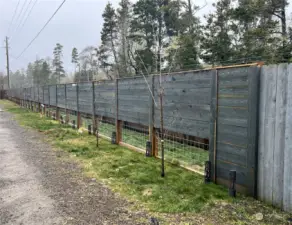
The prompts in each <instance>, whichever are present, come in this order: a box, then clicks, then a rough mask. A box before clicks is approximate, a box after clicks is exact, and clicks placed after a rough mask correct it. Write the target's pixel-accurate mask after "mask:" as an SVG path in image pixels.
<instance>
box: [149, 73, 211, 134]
mask: <svg viewBox="0 0 292 225" xmlns="http://www.w3.org/2000/svg"><path fill="white" fill-rule="evenodd" d="M214 73H215V71H200V72H189V73H181V74H177V75H176V74H173V75H169V76H162V87H163V88H164V91H163V104H162V105H163V109H164V110H163V116H164V126H165V129H167V130H170V131H174V132H179V133H184V134H188V135H192V136H197V137H201V138H208V137H209V135H210V134H209V133H210V125H209V119H210V102H211V84H212V74H214ZM159 80H160V77H159V76H155V77H154V97H155V102H156V103H157V106H156V107H155V110H154V115H155V116H154V125H155V127H158V128H159V127H160V110H159V108H160V101H159V92H160V85H159Z"/></svg>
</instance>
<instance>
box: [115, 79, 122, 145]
mask: <svg viewBox="0 0 292 225" xmlns="http://www.w3.org/2000/svg"><path fill="white" fill-rule="evenodd" d="M115 86H116V89H115V98H116V115H115V116H116V118H115V119H116V120H115V125H116V144H119V143H120V141H121V140H122V126H121V125H122V122H121V121H120V120H119V93H118V92H119V80H118V79H117V78H116V82H115Z"/></svg>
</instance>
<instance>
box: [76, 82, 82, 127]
mask: <svg viewBox="0 0 292 225" xmlns="http://www.w3.org/2000/svg"><path fill="white" fill-rule="evenodd" d="M76 95H77V129H79V128H80V127H81V125H82V121H81V113H80V112H79V84H78V83H77V85H76Z"/></svg>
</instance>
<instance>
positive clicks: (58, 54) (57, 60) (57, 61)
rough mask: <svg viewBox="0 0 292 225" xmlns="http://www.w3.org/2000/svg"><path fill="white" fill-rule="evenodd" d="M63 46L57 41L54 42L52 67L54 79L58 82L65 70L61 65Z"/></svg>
mask: <svg viewBox="0 0 292 225" xmlns="http://www.w3.org/2000/svg"><path fill="white" fill-rule="evenodd" d="M62 50H63V46H62V45H61V44H59V43H57V44H56V47H55V48H54V52H53V53H54V59H53V67H54V76H55V79H56V81H58V83H61V78H62V77H65V71H64V67H63V61H62V57H63V53H62Z"/></svg>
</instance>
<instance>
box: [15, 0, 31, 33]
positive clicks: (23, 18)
mask: <svg viewBox="0 0 292 225" xmlns="http://www.w3.org/2000/svg"><path fill="white" fill-rule="evenodd" d="M31 3H32V0H30V1H29V3H28V5H27V7H26V9H25V11H24V13H23V15H22V18H21V19H20V21H19V23H18V26H17V28H16V29H15V32H14V33H16V32H17V31H18V29H19V27H20V26H21V25H22V22H23V21H24V20H25V19H26V17H25V15H26V13H27V11H28V9H29V6H30V5H31Z"/></svg>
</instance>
